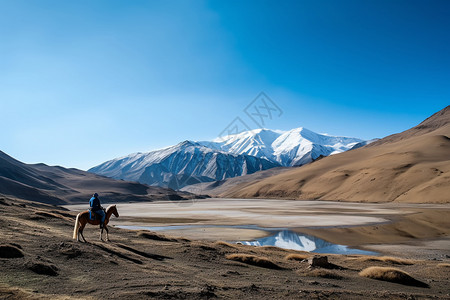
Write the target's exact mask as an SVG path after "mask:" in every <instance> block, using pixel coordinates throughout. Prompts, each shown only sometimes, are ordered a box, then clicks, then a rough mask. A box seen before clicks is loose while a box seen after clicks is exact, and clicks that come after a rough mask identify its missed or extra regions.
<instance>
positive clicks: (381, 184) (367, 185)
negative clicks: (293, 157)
mask: <svg viewBox="0 0 450 300" xmlns="http://www.w3.org/2000/svg"><path fill="white" fill-rule="evenodd" d="M449 136H450V106H448V107H446V108H444V109H443V110H441V111H439V112H437V113H436V114H434V115H433V116H431V117H429V118H428V119H426V120H425V121H423V122H422V123H420V124H419V125H417V126H415V127H413V128H411V129H409V130H406V131H404V132H402V133H398V134H395V135H391V136H388V137H386V138H383V139H381V140H378V141H375V142H373V143H372V144H369V145H366V146H364V147H362V148H359V149H356V150H352V151H348V152H345V153H341V154H337V155H333V156H330V157H325V158H323V159H321V160H318V161H316V162H313V163H311V164H309V165H305V166H303V167H300V168H295V169H292V170H288V171H285V172H282V173H280V174H277V175H274V176H270V177H267V178H264V179H261V180H255V181H252V182H247V183H242V184H238V185H235V186H233V187H231V188H230V189H228V190H227V191H225V192H223V193H222V194H221V196H223V197H235V198H292V199H321V200H343V201H361V202H389V201H398V202H415V203H448V202H450V138H449Z"/></svg>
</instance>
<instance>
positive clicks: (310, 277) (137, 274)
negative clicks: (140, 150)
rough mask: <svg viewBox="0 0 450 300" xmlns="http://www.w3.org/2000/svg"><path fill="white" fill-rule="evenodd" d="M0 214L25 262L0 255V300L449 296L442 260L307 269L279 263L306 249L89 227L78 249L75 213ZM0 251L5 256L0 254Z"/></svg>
mask: <svg viewBox="0 0 450 300" xmlns="http://www.w3.org/2000/svg"><path fill="white" fill-rule="evenodd" d="M0 198H1V197H0ZM0 214H1V218H0V237H1V244H2V245H3V246H5V248H3V249H6V250H7V249H12V248H15V249H16V250H17V249H18V250H19V252H20V253H22V254H23V257H16V258H5V257H2V258H0V269H1V272H0V298H5V299H23V298H28V299H39V298H45V299H48V298H50V297H51V298H54V299H80V298H81V299H115V298H128V299H215V298H217V299H240V298H244V297H245V298H248V299H361V298H367V299H385V298H389V299H430V298H431V299H437V298H441V299H448V298H449V297H450V294H449V288H448V281H449V277H450V268H448V267H447V265H448V263H449V261H450V260H449V258H448V257H439V258H438V259H437V260H418V259H415V260H413V263H412V264H409V265H398V264H395V260H394V262H393V261H392V260H385V261H384V260H380V261H377V260H370V259H369V260H367V259H363V258H361V257H358V256H342V255H328V258H329V261H330V266H329V267H328V268H312V269H311V268H309V267H308V266H309V265H308V263H307V262H306V261H299V260H292V259H286V256H287V255H289V254H295V253H297V254H303V255H310V254H309V253H304V252H298V251H289V250H283V249H278V248H275V247H261V248H256V247H252V246H243V245H231V244H227V243H218V242H207V241H191V240H187V239H183V238H167V239H165V238H161V235H155V234H153V233H151V232H147V233H145V234H142V233H138V232H133V231H128V230H121V229H116V228H112V229H111V234H110V237H111V240H112V242H100V241H98V240H97V238H98V232H99V230H98V228H94V227H92V226H91V227H87V228H86V230H85V236H86V238H87V239H88V241H90V243H87V244H84V243H78V242H76V241H74V240H72V229H73V223H74V213H72V212H69V211H66V210H63V209H61V208H58V207H55V206H50V205H43V204H37V203H32V202H27V201H22V200H17V199H10V198H3V199H2V200H0ZM6 250H5V251H6ZM6 252H7V251H6ZM16 252H17V251H16ZM1 253H2V254H1V255H2V256H7V255H5V254H4V251H3V250H2V251H1ZM11 253H12V252H11ZM230 254H241V255H250V256H254V257H256V258H255V259H252V261H260V260H259V259H257V258H263V260H268V261H270V262H272V263H273V264H275V265H276V266H277V268H275V269H274V268H266V267H262V266H258V265H257V263H255V264H256V265H253V264H248V263H243V262H240V261H235V260H231V259H227V258H226V256H227V255H230ZM19 256H20V255H19ZM232 257H233V256H232ZM234 257H236V256H234ZM403 259H408V257H403ZM371 266H377V267H395V268H396V269H399V270H401V271H404V272H407V273H408V274H409V275H410V276H412V277H413V278H414V279H416V280H418V281H420V282H422V283H424V285H428V286H429V287H428V288H427V287H416V286H410V285H404V284H398V283H391V282H386V281H380V280H375V279H370V278H365V277H361V276H360V275H359V272H361V271H362V270H363V269H365V268H367V267H371ZM33 270H34V271H33ZM40 273H42V274H40Z"/></svg>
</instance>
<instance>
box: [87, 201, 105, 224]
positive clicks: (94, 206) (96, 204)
mask: <svg viewBox="0 0 450 300" xmlns="http://www.w3.org/2000/svg"><path fill="white" fill-rule="evenodd" d="M89 206H90V208H89V209H90V211H91V212H93V213H95V214H97V215H99V216H100V217H101V220H100V228H103V224H104V223H105V217H106V214H105V211H104V210H103V207H102V206H101V205H100V199H98V194H97V193H95V194H94V195H93V196H92V198H91V200H89ZM91 219H93V218H92V217H91Z"/></svg>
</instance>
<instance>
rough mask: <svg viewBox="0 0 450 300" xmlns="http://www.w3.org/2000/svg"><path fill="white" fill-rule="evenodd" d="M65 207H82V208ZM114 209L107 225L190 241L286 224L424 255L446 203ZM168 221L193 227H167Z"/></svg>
mask: <svg viewBox="0 0 450 300" xmlns="http://www.w3.org/2000/svg"><path fill="white" fill-rule="evenodd" d="M105 206H106V204H105ZM65 207H66V208H69V209H71V210H74V211H82V210H84V209H86V207H87V206H86V205H70V206H65ZM118 208H119V210H120V213H121V217H120V218H119V219H114V220H113V221H112V222H111V224H112V225H116V226H167V227H168V228H167V229H165V230H163V231H162V232H163V233H164V234H168V235H172V236H182V237H186V238H190V239H196V240H210V241H215V240H226V241H237V240H252V239H256V238H260V237H264V236H267V235H269V234H270V233H269V232H267V231H264V230H256V229H249V228H237V227H233V226H239V225H256V226H258V227H264V228H287V229H291V230H294V231H296V232H299V233H305V234H309V235H312V236H316V237H318V238H321V239H324V240H326V241H329V242H332V243H335V244H342V245H347V246H352V247H358V248H361V249H364V250H371V251H377V252H381V253H385V254H392V253H397V252H399V250H400V249H401V248H402V247H403V246H404V245H410V246H411V247H410V248H409V249H411V250H410V252H411V253H410V254H411V255H413V256H420V255H421V254H423V253H424V252H423V251H420V245H422V244H424V243H425V244H426V243H428V242H432V241H436V240H440V239H441V238H443V237H444V236H446V235H449V234H450V221H449V219H450V218H448V216H449V215H450V206H449V205H446V204H404V203H349V202H339V203H336V202H331V201H298V200H273V199H221V198H213V199H195V200H189V201H178V202H177V201H155V202H149V203H123V204H118ZM171 225H195V226H193V227H192V228H174V229H170V226H171ZM202 225H204V226H205V227H202ZM211 225H213V226H214V225H221V226H223V227H218V228H217V227H210V226H211ZM226 226H230V227H226ZM434 245H435V249H434V250H435V252H436V253H443V252H444V251H445V250H447V249H449V248H450V243H449V242H448V241H446V240H445V239H442V242H440V243H434ZM414 249H416V250H414ZM427 255H428V256H429V253H428V254H427Z"/></svg>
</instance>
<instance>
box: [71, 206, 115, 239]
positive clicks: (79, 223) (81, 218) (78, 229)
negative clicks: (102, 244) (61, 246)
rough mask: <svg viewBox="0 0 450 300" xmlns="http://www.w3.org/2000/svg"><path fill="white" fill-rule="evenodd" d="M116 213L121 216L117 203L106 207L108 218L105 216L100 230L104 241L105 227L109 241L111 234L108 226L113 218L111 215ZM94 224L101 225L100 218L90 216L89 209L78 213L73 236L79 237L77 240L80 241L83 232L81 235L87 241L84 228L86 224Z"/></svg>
mask: <svg viewBox="0 0 450 300" xmlns="http://www.w3.org/2000/svg"><path fill="white" fill-rule="evenodd" d="M112 214H114V215H115V216H116V217H119V213H118V212H117V207H116V206H115V205H110V206H108V208H107V209H106V218H105V224H104V226H103V228H102V231H101V232H100V240H102V241H103V229H105V230H106V240H107V241H109V235H108V233H109V232H108V227H107V226H106V225H107V224H108V222H109V219H110V218H111V215H112ZM87 223H89V224H92V225H100V220H91V219H90V218H89V211H88V210H86V211H83V212H81V213H79V214H78V215H77V219H76V220H75V228H74V229H73V238H74V239H77V241H80V239H79V236H80V234H81V237H82V238H83V240H84V242H86V239H85V238H84V236H83V229H84V227H85V226H86V224H87Z"/></svg>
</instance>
